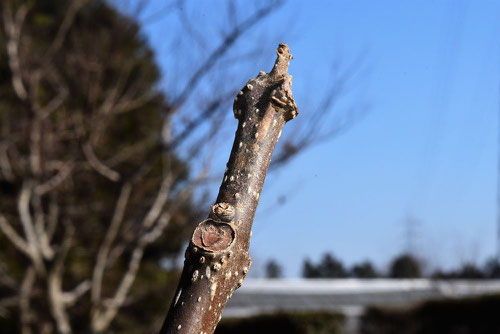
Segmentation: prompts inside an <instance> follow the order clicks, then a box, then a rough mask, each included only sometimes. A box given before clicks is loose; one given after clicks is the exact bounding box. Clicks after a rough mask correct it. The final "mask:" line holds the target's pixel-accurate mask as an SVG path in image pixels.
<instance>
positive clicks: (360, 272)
mask: <svg viewBox="0 0 500 334" xmlns="http://www.w3.org/2000/svg"><path fill="white" fill-rule="evenodd" d="M351 275H352V276H353V277H356V278H376V277H379V274H378V273H377V271H376V270H375V267H374V266H373V265H372V263H371V262H369V261H365V262H362V263H359V264H355V265H354V266H353V267H352V269H351Z"/></svg>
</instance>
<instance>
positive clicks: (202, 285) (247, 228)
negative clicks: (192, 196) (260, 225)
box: [160, 44, 298, 334]
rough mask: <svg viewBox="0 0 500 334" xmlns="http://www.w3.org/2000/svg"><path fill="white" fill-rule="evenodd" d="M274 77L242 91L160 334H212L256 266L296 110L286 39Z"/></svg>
mask: <svg viewBox="0 0 500 334" xmlns="http://www.w3.org/2000/svg"><path fill="white" fill-rule="evenodd" d="M277 54H278V57H277V59H276V62H275V64H274V67H273V69H272V71H271V72H270V73H269V74H266V73H264V72H262V73H260V74H259V76H257V78H255V79H251V80H249V81H248V83H247V84H246V85H245V87H244V88H243V89H242V90H241V91H240V92H239V93H238V95H237V98H236V99H235V102H234V105H233V109H234V116H235V118H237V119H238V130H237V131H236V136H235V140H234V144H233V148H232V151H231V156H230V158H229V162H228V164H227V171H226V173H225V174H224V179H223V181H222V185H221V187H220V189H219V195H218V196H217V200H216V204H215V205H213V206H212V211H211V213H210V214H209V217H208V219H206V220H204V221H202V222H201V223H200V224H199V225H198V227H197V228H196V229H195V230H194V232H193V235H192V237H191V241H190V244H189V246H188V249H187V251H186V260H185V262H184V269H183V271H182V276H181V279H180V282H179V286H178V288H177V292H176V296H175V298H174V300H173V301H172V304H171V306H170V310H169V312H168V314H167V317H166V319H165V322H164V324H163V327H162V329H161V331H160V333H162V334H165V333H186V334H194V333H206V334H210V333H213V332H214V330H215V327H216V325H217V323H218V322H219V321H220V319H221V314H222V310H223V308H224V306H225V304H226V303H227V301H228V299H229V298H230V297H231V295H232V293H233V292H234V291H235V290H236V289H237V288H238V287H239V286H241V284H242V282H243V278H244V277H245V275H246V274H247V273H248V269H249V267H250V265H251V259H250V255H249V253H248V248H249V246H250V237H251V227H252V223H253V217H254V215H255V210H256V208H257V204H258V202H259V196H260V193H261V191H262V187H263V185H264V180H265V177H266V173H267V169H268V167H269V163H270V161H271V155H272V153H273V150H274V147H275V145H276V143H277V141H278V139H279V137H280V136H281V131H282V129H283V126H284V125H285V123H286V122H287V121H289V120H291V119H293V118H294V117H295V116H296V115H297V114H298V111H297V106H296V105H295V102H294V100H293V96H292V88H291V81H292V78H291V76H290V75H289V74H288V64H289V61H290V59H291V58H292V56H291V54H290V52H289V49H288V46H287V45H286V44H280V45H279V47H278V50H277Z"/></svg>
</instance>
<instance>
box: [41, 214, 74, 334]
mask: <svg viewBox="0 0 500 334" xmlns="http://www.w3.org/2000/svg"><path fill="white" fill-rule="evenodd" d="M73 233H74V230H73V227H71V225H69V224H68V225H67V226H66V231H65V235H64V240H63V242H62V244H61V247H60V249H59V252H58V254H57V256H56V258H55V261H54V265H53V268H51V271H50V272H49V274H48V277H47V292H48V297H49V298H48V299H49V303H50V310H51V313H52V316H53V317H54V320H55V322H56V326H57V330H58V332H59V333H61V334H70V333H71V332H72V330H71V324H70V322H69V316H68V313H67V311H66V307H67V305H66V302H65V301H66V300H65V294H64V292H63V289H62V285H63V273H64V260H65V259H66V256H67V254H68V251H69V249H70V247H71V244H72V238H73Z"/></svg>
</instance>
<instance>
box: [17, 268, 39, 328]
mask: <svg viewBox="0 0 500 334" xmlns="http://www.w3.org/2000/svg"><path fill="white" fill-rule="evenodd" d="M35 279H36V271H35V268H34V267H32V266H29V267H28V268H27V269H26V272H25V274H24V278H23V282H22V283H21V289H20V291H19V313H20V314H21V319H20V320H21V334H31V325H30V324H31V321H32V318H33V315H32V312H31V307H30V299H31V292H32V289H33V284H34V283H35Z"/></svg>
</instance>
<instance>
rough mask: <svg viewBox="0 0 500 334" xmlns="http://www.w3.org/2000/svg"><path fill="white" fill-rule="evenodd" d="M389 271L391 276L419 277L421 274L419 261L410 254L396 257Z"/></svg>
mask: <svg viewBox="0 0 500 334" xmlns="http://www.w3.org/2000/svg"><path fill="white" fill-rule="evenodd" d="M389 271H390V274H389V276H390V277H392V278H419V277H421V275H422V271H421V268H420V262H419V261H418V260H417V259H416V258H415V257H414V256H413V255H411V254H403V255H400V256H398V257H396V258H395V259H394V260H393V261H392V263H391V266H390V270H389Z"/></svg>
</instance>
